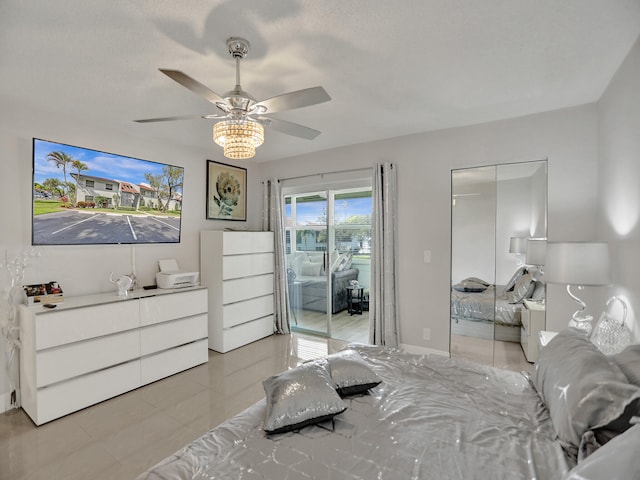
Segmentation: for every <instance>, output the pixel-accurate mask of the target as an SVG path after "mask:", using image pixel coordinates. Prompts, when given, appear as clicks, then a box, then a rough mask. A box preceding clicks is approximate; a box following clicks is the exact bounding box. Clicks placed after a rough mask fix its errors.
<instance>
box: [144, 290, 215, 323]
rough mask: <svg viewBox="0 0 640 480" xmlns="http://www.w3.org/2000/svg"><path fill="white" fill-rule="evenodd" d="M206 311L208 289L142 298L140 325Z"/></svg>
mask: <svg viewBox="0 0 640 480" xmlns="http://www.w3.org/2000/svg"><path fill="white" fill-rule="evenodd" d="M206 312H207V291H206V290H195V291H191V292H179V293H173V294H170V295H166V294H164V295H156V296H155V297H147V298H141V299H140V325H142V326H145V325H152V324H154V323H161V322H165V321H167V320H171V319H173V318H181V317H190V316H192V315H198V314H200V313H206Z"/></svg>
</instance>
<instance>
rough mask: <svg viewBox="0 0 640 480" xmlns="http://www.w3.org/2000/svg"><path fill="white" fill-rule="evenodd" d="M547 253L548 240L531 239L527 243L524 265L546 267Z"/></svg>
mask: <svg viewBox="0 0 640 480" xmlns="http://www.w3.org/2000/svg"><path fill="white" fill-rule="evenodd" d="M546 252H547V239H546V238H530V239H529V240H528V241H527V256H526V257H525V258H526V259H525V261H524V263H526V264H527V265H538V266H542V265H544V261H545V255H546Z"/></svg>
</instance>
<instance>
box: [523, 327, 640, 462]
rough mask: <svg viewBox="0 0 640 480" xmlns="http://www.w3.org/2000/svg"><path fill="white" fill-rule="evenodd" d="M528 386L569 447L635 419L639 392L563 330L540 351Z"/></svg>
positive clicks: (580, 336)
mask: <svg viewBox="0 0 640 480" xmlns="http://www.w3.org/2000/svg"><path fill="white" fill-rule="evenodd" d="M532 382H533V385H534V386H535V388H536V390H537V392H538V395H539V396H540V398H541V399H542V401H543V402H544V403H545V404H546V405H547V408H548V409H549V413H550V415H551V421H552V423H553V427H554V429H555V431H556V434H557V435H558V438H559V439H560V441H561V442H562V443H563V445H564V446H565V447H568V448H571V447H573V448H574V449H575V448H577V447H581V443H582V441H583V439H584V438H588V437H589V434H591V432H593V431H596V430H598V429H602V430H603V431H607V432H608V434H611V433H612V432H613V434H619V433H622V432H623V431H625V430H626V429H628V428H629V427H630V426H631V424H630V420H631V418H632V417H633V416H634V415H638V414H640V388H639V387H637V386H635V385H631V384H630V383H628V382H627V379H626V377H625V375H624V373H622V371H621V370H620V368H618V367H617V366H616V365H615V364H614V363H613V362H610V361H609V360H608V359H607V357H605V356H604V355H603V354H602V352H600V351H599V350H598V349H597V348H596V346H595V345H594V344H593V343H591V341H590V340H589V339H588V338H587V336H586V335H585V334H584V333H582V332H580V331H578V330H576V329H572V328H569V329H566V330H563V331H562V332H560V333H558V335H556V336H555V337H554V338H553V339H551V341H550V342H549V343H548V344H547V346H545V347H544V348H543V349H542V350H540V354H539V355H538V360H537V361H536V364H535V368H534V372H533V374H532ZM591 437H593V435H592V434H591Z"/></svg>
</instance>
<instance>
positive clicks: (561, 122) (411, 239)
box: [261, 105, 597, 351]
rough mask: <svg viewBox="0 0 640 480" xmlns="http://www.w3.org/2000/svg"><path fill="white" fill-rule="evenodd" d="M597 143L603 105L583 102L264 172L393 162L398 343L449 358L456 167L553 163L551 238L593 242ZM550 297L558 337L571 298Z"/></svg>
mask: <svg viewBox="0 0 640 480" xmlns="http://www.w3.org/2000/svg"><path fill="white" fill-rule="evenodd" d="M596 137H597V116H596V106H595V105H585V106H581V107H576V108H571V109H565V110H560V111H555V112H549V113H543V114H538V115H531V116H527V117H523V118H517V119H512V120H506V121H501V122H493V123H487V124H482V125H477V126H472V127H465V128H455V129H449V130H442V131H437V132H430V133H424V134H420V135H411V136H407V137H401V138H395V139H389V140H382V141H378V142H371V143H367V144H361V145H353V146H349V147H344V148H339V149H334V150H329V151H324V152H320V153H315V154H310V155H304V156H299V157H294V158H289V159H283V160H281V161H277V162H269V163H265V164H262V165H261V175H262V176H263V178H268V177H291V176H296V175H304V174H308V173H316V172H323V171H333V170H344V169H347V168H357V167H364V166H370V165H373V164H374V163H376V162H383V161H393V162H396V163H397V164H398V242H399V251H400V261H399V270H400V276H399V279H398V282H399V286H400V292H401V300H400V303H401V308H400V315H401V319H400V336H401V338H400V341H401V342H402V343H405V344H410V345H414V346H417V347H423V348H429V349H434V350H441V351H448V350H449V269H450V240H451V235H450V224H451V221H450V214H451V210H450V209H451V200H450V194H451V192H450V175H451V169H455V168H464V167H475V166H480V165H491V164H501V163H510V162H519V161H526V160H540V159H544V158H548V160H549V230H548V237H549V239H550V240H562V239H573V240H592V239H593V238H594V237H595V233H596V223H597V222H596V218H595V215H594V212H595V211H596V209H597V188H596V187H597V139H596ZM424 250H431V251H432V259H433V261H432V263H430V264H424V263H422V258H423V251H424ZM548 296H549V306H548V317H549V320H548V323H547V325H548V328H549V329H555V330H559V329H561V328H563V327H564V326H566V324H567V322H568V320H569V319H568V317H567V315H566V313H565V309H566V308H571V305H570V303H569V302H570V300H565V299H564V297H566V293H565V292H564V290H563V289H562V288H561V287H559V286H558V287H551V288H550V289H549V292H548ZM567 303H568V304H569V306H568V307H567ZM574 310H575V308H574ZM571 311H572V310H569V312H571ZM423 327H430V328H431V340H429V341H426V340H422V328H423Z"/></svg>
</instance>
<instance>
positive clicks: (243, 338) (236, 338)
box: [221, 315, 273, 352]
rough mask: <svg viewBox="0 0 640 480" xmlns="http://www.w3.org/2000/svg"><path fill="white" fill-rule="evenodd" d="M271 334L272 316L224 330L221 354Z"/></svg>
mask: <svg viewBox="0 0 640 480" xmlns="http://www.w3.org/2000/svg"><path fill="white" fill-rule="evenodd" d="M272 334H273V315H269V316H268V317H263V318H259V319H257V320H254V321H252V322H247V323H243V324H242V325H238V326H236V327H233V328H229V329H225V330H224V338H223V340H222V349H221V351H222V352H227V351H229V350H233V349H234V348H238V347H241V346H242V345H246V344H247V343H251V342H255V341H256V340H259V339H261V338H264V337H268V336H269V335H272Z"/></svg>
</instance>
